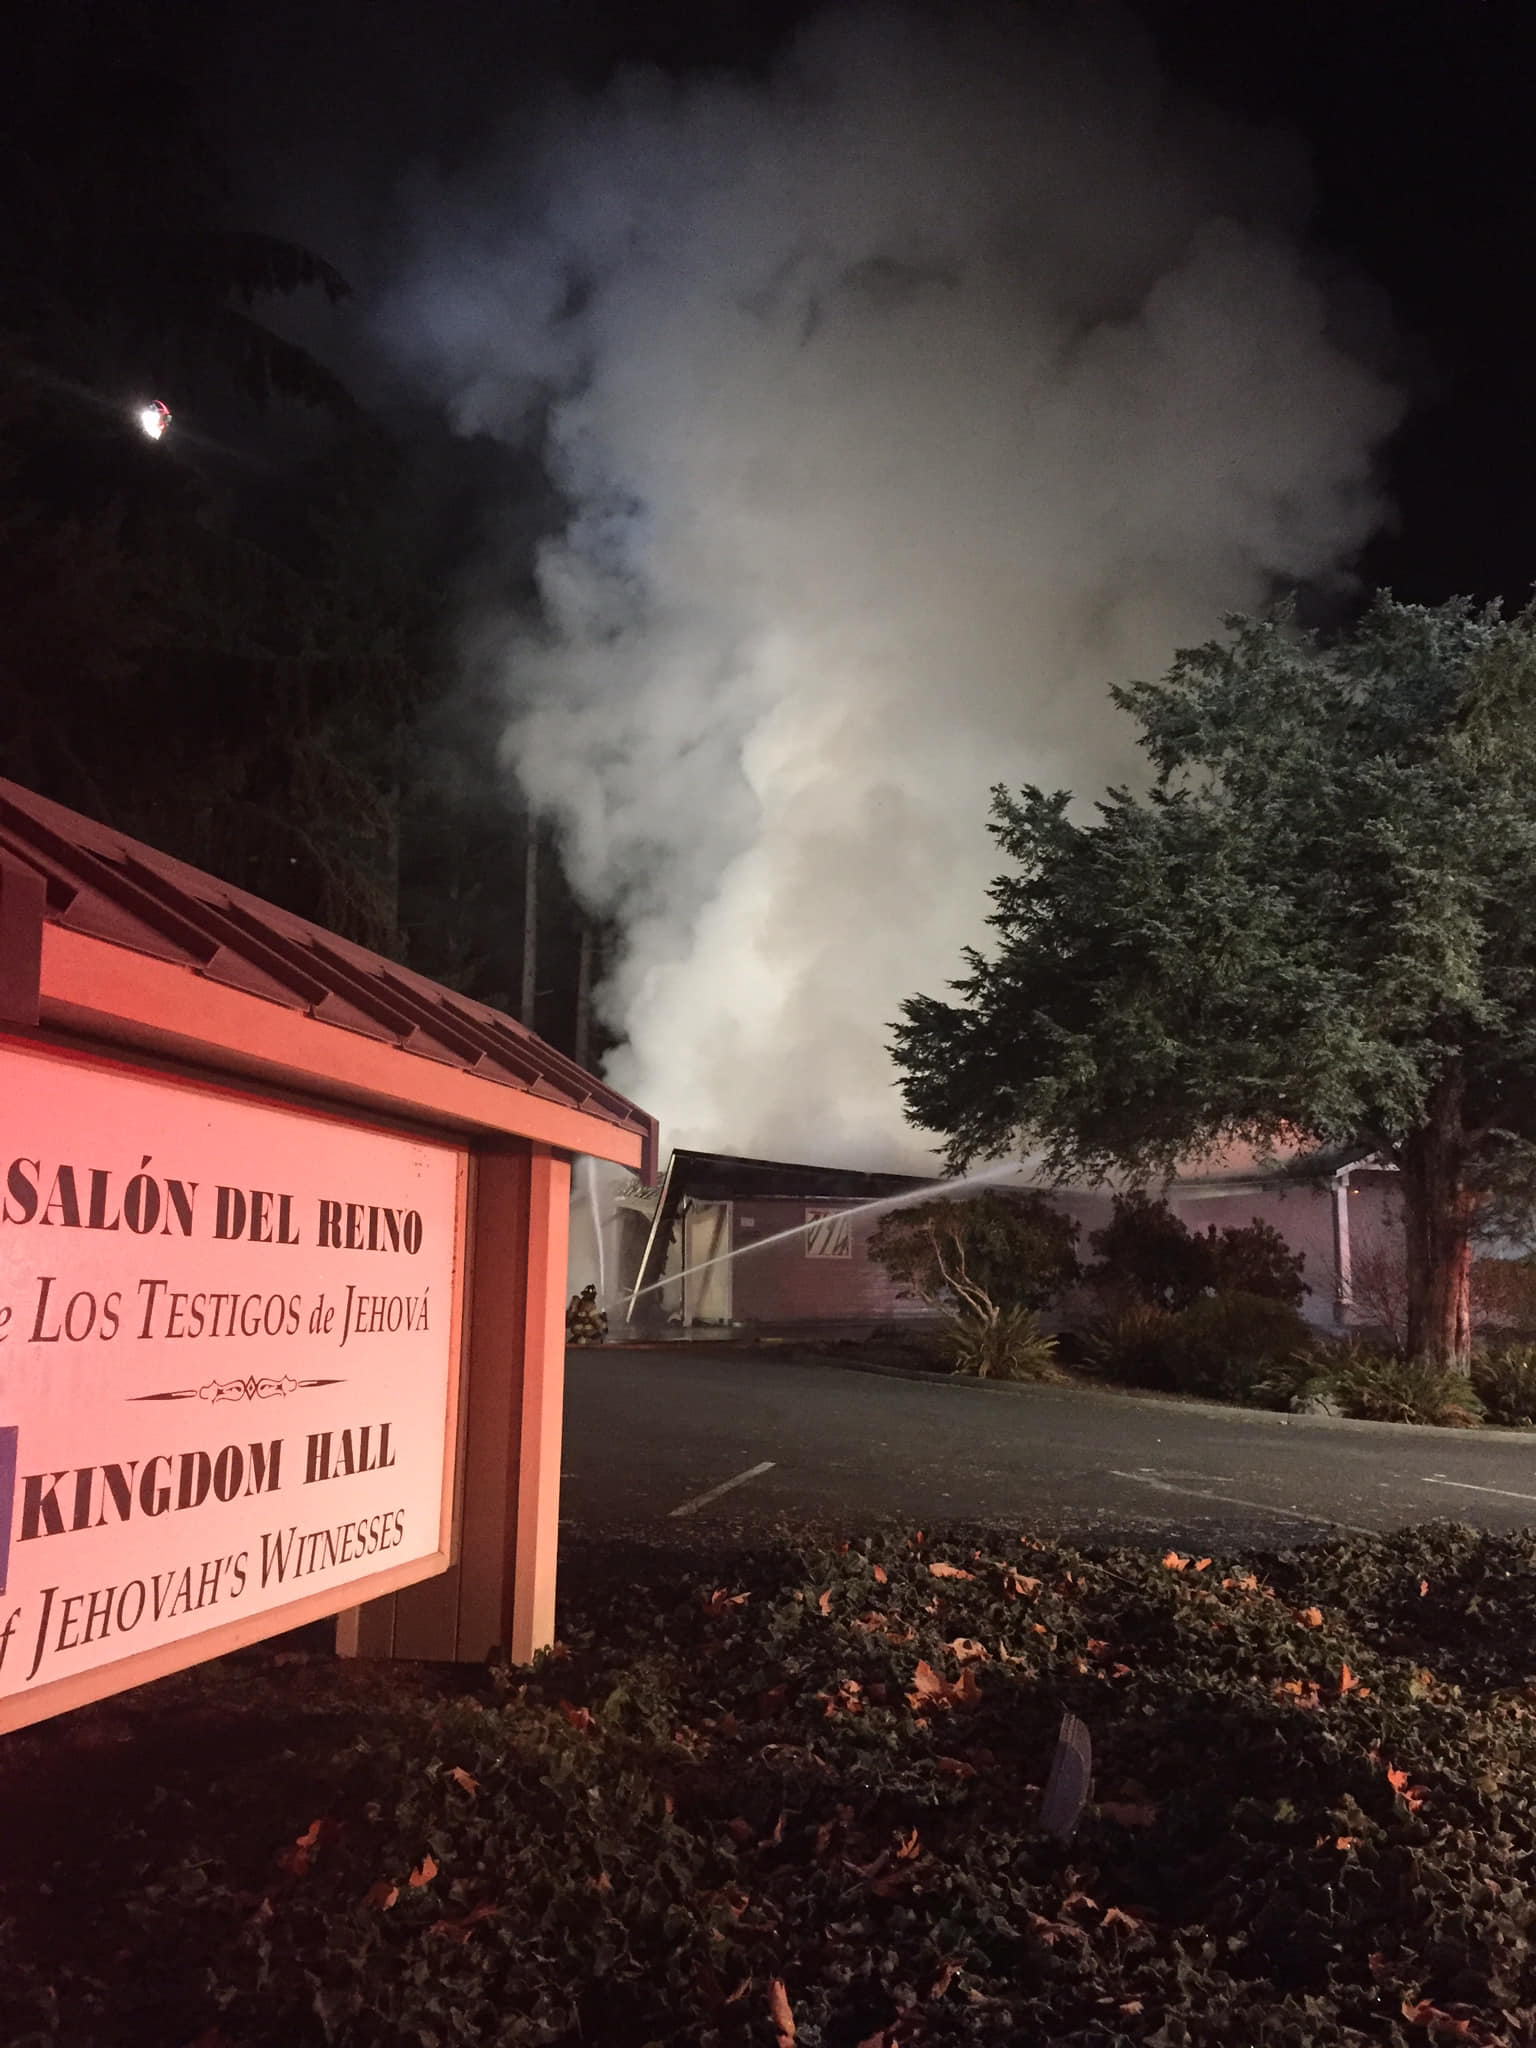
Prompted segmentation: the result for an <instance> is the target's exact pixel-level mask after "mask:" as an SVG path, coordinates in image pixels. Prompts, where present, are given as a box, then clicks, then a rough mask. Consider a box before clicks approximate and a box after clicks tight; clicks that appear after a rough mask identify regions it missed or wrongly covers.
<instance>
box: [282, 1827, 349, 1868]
mask: <svg viewBox="0 0 1536 2048" xmlns="http://www.w3.org/2000/svg"><path fill="white" fill-rule="evenodd" d="M339 1825H340V1823H339V1822H337V1821H334V1820H312V1821H311V1822H310V1824H309V1826H308V1827H307V1828H306V1829H305V1830H304V1832H303V1834H302V1835H299V1836H297V1837H296V1838H295V1840H294V1842H293V1845H292V1847H291V1848H287V1849H282V1850H279V1852H278V1857H277V1863H278V1868H279V1869H280V1870H286V1871H288V1872H289V1873H290V1874H291V1875H292V1876H294V1877H302V1876H303V1875H304V1873H305V1871H306V1870H308V1869H309V1868H310V1866H311V1865H312V1864H313V1862H314V1860H315V1856H316V1853H317V1852H318V1850H319V1849H320V1847H321V1846H322V1844H323V1843H325V1842H327V1841H329V1840H330V1838H331V1836H332V1835H334V1834H335V1833H336V1832H337V1830H338V1828H339Z"/></svg>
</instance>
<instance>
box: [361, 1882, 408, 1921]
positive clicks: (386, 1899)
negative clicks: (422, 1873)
mask: <svg viewBox="0 0 1536 2048" xmlns="http://www.w3.org/2000/svg"><path fill="white" fill-rule="evenodd" d="M399 1896H400V1887H399V1885H397V1884H391V1883H390V1881H389V1879H388V1878H387V1877H381V1878H380V1879H379V1881H378V1883H377V1884H372V1885H370V1886H369V1887H368V1889H367V1891H366V1892H364V1894H363V1904H364V1905H365V1906H378V1907H381V1908H382V1909H383V1911H384V1912H386V1913H387V1912H388V1911H389V1909H390V1907H391V1906H392V1905H393V1904H394V1903H395V1901H396V1899H398V1898H399Z"/></svg>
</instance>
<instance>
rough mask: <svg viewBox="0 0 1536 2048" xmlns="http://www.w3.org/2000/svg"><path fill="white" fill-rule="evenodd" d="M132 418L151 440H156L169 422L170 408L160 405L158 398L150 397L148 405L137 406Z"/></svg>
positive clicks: (160, 436) (162, 433)
mask: <svg viewBox="0 0 1536 2048" xmlns="http://www.w3.org/2000/svg"><path fill="white" fill-rule="evenodd" d="M134 418H135V419H136V420H137V421H138V423H139V426H140V427H141V428H142V430H143V431H144V432H145V433H146V434H147V435H148V436H149V438H150V440H151V441H158V440H160V439H161V438H162V436H163V435H164V433H165V430H166V428H167V427H168V426H169V425H170V424H171V408H170V407H169V406H168V405H162V404H161V402H160V400H159V399H158V398H152V399H151V400H150V402H149V404H148V405H141V406H140V407H139V409H138V411H137V412H136V413H135V414H134Z"/></svg>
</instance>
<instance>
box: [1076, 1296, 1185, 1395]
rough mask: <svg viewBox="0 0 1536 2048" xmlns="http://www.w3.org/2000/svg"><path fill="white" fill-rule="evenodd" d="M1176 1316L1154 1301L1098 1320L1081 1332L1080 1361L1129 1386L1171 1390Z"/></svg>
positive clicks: (1142, 1302)
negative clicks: (1081, 1358) (1081, 1352)
mask: <svg viewBox="0 0 1536 2048" xmlns="http://www.w3.org/2000/svg"><path fill="white" fill-rule="evenodd" d="M1178 1321H1179V1319H1178V1317H1177V1316H1176V1315H1175V1314H1174V1313H1173V1311H1172V1310H1171V1309H1166V1308H1161V1307H1159V1305H1158V1304H1157V1303H1156V1302H1152V1301H1140V1302H1135V1303H1133V1304H1132V1306H1131V1307H1130V1308H1123V1309H1121V1310H1120V1311H1119V1313H1118V1314H1116V1315H1108V1316H1104V1317H1101V1318H1100V1320H1099V1321H1098V1322H1096V1323H1093V1324H1091V1325H1090V1326H1089V1328H1088V1329H1087V1330H1086V1331H1085V1332H1084V1333H1083V1361H1084V1363H1085V1364H1086V1365H1087V1366H1088V1367H1089V1369H1090V1370H1091V1371H1093V1372H1098V1373H1102V1374H1103V1375H1104V1377H1105V1378H1106V1379H1111V1380H1120V1381H1122V1382H1123V1383H1124V1384H1125V1385H1126V1386H1130V1387H1152V1388H1159V1387H1171V1386H1172V1385H1173V1367H1172V1352H1173V1345H1174V1341H1175V1339H1174V1333H1175V1331H1176V1330H1177V1328H1178Z"/></svg>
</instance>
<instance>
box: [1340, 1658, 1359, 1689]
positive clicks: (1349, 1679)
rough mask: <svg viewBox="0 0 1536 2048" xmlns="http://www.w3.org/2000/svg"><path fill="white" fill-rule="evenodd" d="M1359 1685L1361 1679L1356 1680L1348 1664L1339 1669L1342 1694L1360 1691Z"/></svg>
mask: <svg viewBox="0 0 1536 2048" xmlns="http://www.w3.org/2000/svg"><path fill="white" fill-rule="evenodd" d="M1359 1684H1360V1681H1359V1679H1358V1678H1356V1676H1355V1674H1354V1673H1353V1671H1351V1670H1350V1668H1349V1666H1348V1665H1347V1664H1343V1665H1341V1666H1340V1667H1339V1691H1340V1692H1341V1693H1346V1692H1354V1691H1356V1690H1357V1689H1358V1687H1359Z"/></svg>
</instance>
